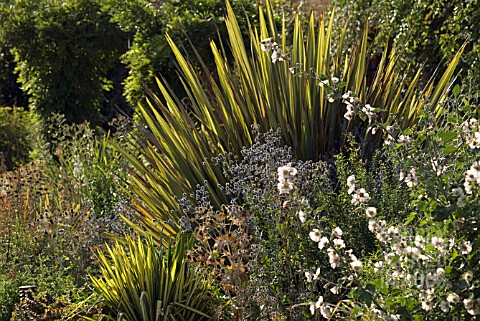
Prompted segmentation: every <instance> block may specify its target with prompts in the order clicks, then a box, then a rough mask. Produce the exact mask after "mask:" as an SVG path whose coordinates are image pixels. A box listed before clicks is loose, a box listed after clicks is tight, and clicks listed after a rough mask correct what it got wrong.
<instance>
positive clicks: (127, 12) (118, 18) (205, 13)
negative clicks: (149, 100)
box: [103, 0, 256, 105]
mask: <svg viewBox="0 0 480 321" xmlns="http://www.w3.org/2000/svg"><path fill="white" fill-rule="evenodd" d="M231 3H232V6H233V7H234V8H235V9H236V10H237V11H238V12H245V15H244V16H243V17H246V16H249V17H251V18H254V17H255V14H256V10H255V9H256V5H255V4H254V2H252V1H245V0H234V1H231ZM103 5H104V8H105V10H107V11H108V12H109V13H110V14H111V15H112V17H113V18H112V21H114V22H116V23H117V24H118V25H119V27H120V28H121V29H122V30H124V31H126V32H128V33H130V34H133V41H132V43H131V46H130V48H129V50H128V51H127V52H126V53H125V54H124V55H123V59H122V60H123V62H124V63H125V64H126V65H128V67H129V69H130V72H129V76H128V77H127V79H126V80H125V95H126V97H127V100H128V101H129V102H130V103H131V104H132V105H136V104H137V102H138V101H139V100H141V99H142V98H144V96H145V88H150V89H154V88H156V85H155V77H156V76H157V77H158V76H162V77H165V78H166V79H168V80H169V83H170V84H171V85H172V87H173V88H174V89H175V90H176V91H177V93H179V94H181V95H185V93H184V92H183V88H182V84H181V82H180V81H179V79H178V77H177V74H176V66H175V65H174V64H172V63H171V61H172V59H173V54H172V50H171V49H170V46H169V45H168V42H167V40H166V39H165V33H169V34H170V36H172V37H173V38H175V39H176V41H177V44H178V46H179V47H181V48H182V49H183V50H185V53H186V55H187V56H190V57H195V55H196V54H197V53H198V54H199V55H200V56H201V57H202V58H203V60H204V62H205V63H206V64H207V65H208V66H212V65H213V64H214V58H213V55H212V53H211V51H210V46H209V43H208V42H209V40H210V39H216V38H218V37H220V38H221V39H226V37H227V30H226V26H225V24H224V16H225V15H226V14H227V9H226V6H225V2H224V0H206V1H201V2H199V1H194V0H188V1H176V0H167V1H159V0H155V1H147V0H135V1H128V2H125V1H119V0H105V1H103ZM240 24H241V26H242V30H243V32H244V34H246V33H247V20H246V18H244V19H242V20H241V22H240ZM190 42H191V43H190ZM191 44H193V46H194V47H195V49H192V46H191Z"/></svg>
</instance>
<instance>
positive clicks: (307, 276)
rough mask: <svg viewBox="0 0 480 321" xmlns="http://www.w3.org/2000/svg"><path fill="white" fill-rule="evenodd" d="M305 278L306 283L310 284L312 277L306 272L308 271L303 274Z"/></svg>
mask: <svg viewBox="0 0 480 321" xmlns="http://www.w3.org/2000/svg"><path fill="white" fill-rule="evenodd" d="M305 277H306V278H307V282H308V283H311V282H312V277H313V275H312V273H310V272H308V271H307V272H305Z"/></svg>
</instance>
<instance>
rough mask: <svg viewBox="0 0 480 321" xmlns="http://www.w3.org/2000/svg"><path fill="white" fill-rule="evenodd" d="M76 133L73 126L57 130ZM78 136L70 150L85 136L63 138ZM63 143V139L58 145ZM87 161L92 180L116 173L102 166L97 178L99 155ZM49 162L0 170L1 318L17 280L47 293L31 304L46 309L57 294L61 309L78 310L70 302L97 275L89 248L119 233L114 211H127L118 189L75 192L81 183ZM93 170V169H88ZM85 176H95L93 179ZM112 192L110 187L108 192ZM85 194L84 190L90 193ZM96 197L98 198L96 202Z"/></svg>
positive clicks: (12, 302) (15, 298)
mask: <svg viewBox="0 0 480 321" xmlns="http://www.w3.org/2000/svg"><path fill="white" fill-rule="evenodd" d="M77 126H78V127H81V125H77ZM84 126H85V128H88V126H86V125H84ZM88 130H90V131H91V129H88ZM79 132H81V131H80V130H79V129H78V128H77V129H76V130H73V129H72V131H70V132H68V133H67V132H66V131H63V132H62V133H59V135H62V134H74V133H79ZM86 132H88V131H87V130H85V131H83V132H81V133H82V134H84V133H86ZM60 137H62V139H64V138H65V137H64V136H60ZM83 138H84V139H85V140H86V141H82V142H80V141H77V142H76V143H71V144H72V145H73V146H76V147H78V149H76V150H75V151H76V152H77V153H78V154H82V153H84V152H85V149H81V148H80V147H85V144H86V142H87V141H88V139H89V137H82V136H80V137H74V136H73V135H72V136H70V137H68V139H70V140H73V139H80V140H81V139H83ZM90 138H91V137H90ZM57 142H58V141H57ZM90 143H91V141H90ZM66 145H68V144H67V143H66V142H65V141H64V142H62V144H59V146H62V147H65V146H66ZM87 146H89V147H91V146H90V145H88V144H87ZM68 151H69V150H68V148H65V149H64V152H65V153H67V152H68ZM99 153H100V152H99ZM82 155H85V154H82ZM107 155H109V154H108V153H105V151H103V153H102V157H104V159H103V160H105V158H108V156H107ZM85 157H86V156H85ZM95 160H96V161H97V162H98V165H97V167H95V166H96V165H95V164H96V163H94V162H93V161H92V162H91V163H89V166H92V168H91V171H92V172H93V173H92V175H91V176H89V177H90V178H92V181H91V183H92V185H95V184H97V185H101V180H102V179H103V180H105V181H106V182H107V183H110V185H108V184H105V185H102V186H111V185H113V184H114V183H113V182H110V181H109V180H108V178H110V177H113V175H114V173H116V171H115V170H114V169H113V168H110V167H104V168H103V169H104V170H105V171H107V174H106V175H105V176H100V175H99V173H101V170H100V169H99V167H101V165H102V163H101V160H102V159H100V160H98V159H96V158H95ZM73 161H74V160H72V162H73ZM62 164H63V165H65V166H67V165H68V164H70V163H69V162H68V161H63V162H62ZM57 166H58V164H57V163H55V162H46V163H45V162H35V163H30V164H29V165H27V166H22V167H20V168H18V169H15V170H14V171H10V172H5V173H3V174H1V175H0V282H1V283H2V286H3V288H2V290H1V291H0V302H1V306H2V309H3V310H2V315H1V317H2V318H0V319H1V320H10V318H9V317H8V318H6V319H5V318H4V317H6V316H9V315H10V313H11V312H12V310H13V308H14V305H15V304H16V303H18V302H19V301H18V300H19V297H18V286H21V285H36V286H37V290H38V291H39V293H42V292H44V291H46V292H48V293H49V295H52V296H53V299H52V300H53V301H52V300H47V301H42V300H43V299H40V301H39V302H43V303H45V304H47V303H48V305H50V303H51V304H52V308H54V306H55V304H56V303H55V302H56V298H58V299H59V300H60V301H61V305H62V309H64V310H65V311H69V312H72V313H73V311H74V310H77V312H79V311H84V310H85V305H86V303H84V304H82V305H80V306H77V303H81V302H84V301H85V300H86V297H87V296H88V291H89V290H88V281H87V278H86V275H87V273H92V274H95V273H97V264H96V262H95V260H94V258H93V255H92V254H93V252H94V251H95V250H96V248H98V247H99V246H103V244H104V243H105V242H106V241H107V237H106V234H107V233H108V234H109V235H114V236H117V237H119V236H123V234H124V233H125V232H126V231H127V229H126V227H125V224H123V222H121V221H120V219H119V218H118V217H117V216H116V214H117V213H122V214H123V215H124V216H126V217H130V216H131V214H130V212H131V211H132V209H131V208H130V207H129V205H128V204H126V200H125V199H124V198H123V197H122V195H121V193H118V194H117V195H111V196H110V198H106V197H105V199H102V198H100V197H101V196H102V194H100V193H99V192H98V191H97V192H96V193H97V194H95V195H97V196H98V199H94V200H92V199H88V198H87V196H82V194H81V193H83V191H84V190H82V188H86V187H85V186H83V185H84V184H85V181H82V180H80V179H79V180H75V179H76V178H75V177H74V176H71V179H70V180H68V178H67V177H66V174H67V173H68V170H62V169H58V168H56V167H57ZM49 167H50V168H49ZM82 170H84V168H82ZM95 171H97V172H98V173H97V174H96V175H95V174H94V172H95ZM52 173H56V174H57V175H52ZM61 175H64V176H61ZM105 177H106V178H105ZM93 178H95V179H98V180H99V181H100V182H97V183H95V181H93ZM76 184H82V185H76ZM117 185H118V186H116V188H118V189H120V186H119V185H120V184H117ZM97 187H98V186H97ZM92 190H94V188H93V187H92ZM115 190H117V189H115ZM115 190H110V192H112V194H113V193H114V191H115ZM87 191H89V190H85V194H86V192H87ZM92 193H93V192H92ZM92 193H90V194H88V196H90V197H93V194H92ZM102 200H104V201H105V202H106V203H105V204H102ZM94 211H97V212H94ZM113 213H115V215H114V214H113ZM67 297H68V299H67ZM62 311H63V310H62Z"/></svg>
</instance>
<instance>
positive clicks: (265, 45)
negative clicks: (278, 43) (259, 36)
mask: <svg viewBox="0 0 480 321" xmlns="http://www.w3.org/2000/svg"><path fill="white" fill-rule="evenodd" d="M272 41H273V38H272V37H270V38H267V39H263V40H262V41H260V48H261V49H262V50H263V51H266V52H268V51H270V49H272Z"/></svg>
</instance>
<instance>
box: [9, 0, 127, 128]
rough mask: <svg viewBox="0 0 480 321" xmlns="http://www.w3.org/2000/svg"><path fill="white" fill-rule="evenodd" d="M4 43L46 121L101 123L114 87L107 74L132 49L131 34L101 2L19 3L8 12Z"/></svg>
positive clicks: (24, 84)
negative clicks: (57, 117) (106, 93)
mask: <svg viewBox="0 0 480 321" xmlns="http://www.w3.org/2000/svg"><path fill="white" fill-rule="evenodd" d="M1 13H2V16H3V19H4V20H5V26H4V28H3V30H2V32H1V37H2V39H3V41H4V42H5V43H6V44H8V45H9V46H10V47H11V48H12V49H11V50H12V52H13V53H14V54H15V62H16V63H17V66H16V72H17V73H18V76H19V81H20V82H21V84H22V89H23V91H24V92H26V93H27V94H28V95H29V97H30V98H29V99H30V106H31V107H32V108H34V109H36V110H37V111H38V112H39V114H40V115H41V116H42V117H43V118H47V117H48V116H49V115H50V114H51V113H52V112H56V113H62V114H64V115H65V116H66V118H67V120H68V121H69V122H83V121H84V120H88V121H90V122H91V123H92V124H100V123H101V115H100V114H99V108H100V106H101V104H102V103H103V101H104V91H108V90H110V88H111V82H110V81H109V80H108V79H107V78H106V73H107V71H108V70H109V68H111V67H112V64H113V62H114V61H115V59H118V57H119V56H120V54H121V53H122V52H123V51H124V50H125V49H126V48H125V46H126V35H125V33H123V32H122V31H120V30H119V29H118V28H117V27H116V26H115V25H114V24H112V23H111V22H110V16H109V15H108V14H106V13H103V12H102V11H101V8H100V4H99V1H96V0H81V1H70V0H62V1H49V0H45V1H35V2H30V1H16V2H14V3H12V5H11V6H4V7H3V8H2V12H1Z"/></svg>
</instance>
